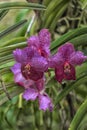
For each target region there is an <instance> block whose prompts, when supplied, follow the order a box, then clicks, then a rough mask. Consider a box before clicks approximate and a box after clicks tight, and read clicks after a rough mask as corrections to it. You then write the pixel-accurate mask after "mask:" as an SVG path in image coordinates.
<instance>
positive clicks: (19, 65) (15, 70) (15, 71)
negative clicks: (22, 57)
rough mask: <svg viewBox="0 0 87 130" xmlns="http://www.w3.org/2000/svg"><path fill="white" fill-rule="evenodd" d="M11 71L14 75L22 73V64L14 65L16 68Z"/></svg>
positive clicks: (13, 67)
mask: <svg viewBox="0 0 87 130" xmlns="http://www.w3.org/2000/svg"><path fill="white" fill-rule="evenodd" d="M11 71H12V72H13V73H14V74H17V73H20V72H21V64H20V63H16V64H14V66H12V67H11Z"/></svg>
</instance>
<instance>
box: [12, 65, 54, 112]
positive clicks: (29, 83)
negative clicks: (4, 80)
mask: <svg viewBox="0 0 87 130" xmlns="http://www.w3.org/2000/svg"><path fill="white" fill-rule="evenodd" d="M11 70H12V72H13V73H14V80H15V82H16V83H18V84H19V85H20V86H22V87H24V89H25V91H24V93H23V98H24V99H25V100H27V101H28V100H36V99H38V101H39V106H40V109H41V110H44V111H46V110H47V109H49V110H50V111H52V109H53V104H52V101H51V99H50V98H49V96H48V95H47V94H46V93H45V92H44V91H45V85H44V83H45V80H44V78H42V79H39V80H38V81H33V80H30V79H26V78H25V77H24V76H23V75H22V73H21V64H20V63H16V64H15V65H14V66H13V67H12V68H11Z"/></svg>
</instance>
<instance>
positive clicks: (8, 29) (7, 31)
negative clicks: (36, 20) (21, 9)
mask: <svg viewBox="0 0 87 130" xmlns="http://www.w3.org/2000/svg"><path fill="white" fill-rule="evenodd" d="M26 22H27V20H22V21H20V22H18V23H16V24H15V25H13V26H11V27H9V28H7V29H6V30H5V31H3V32H1V33H0V39H1V38H2V37H4V36H6V35H7V34H9V33H12V31H15V30H17V29H19V28H20V27H21V26H23V25H24V24H25V23H26Z"/></svg>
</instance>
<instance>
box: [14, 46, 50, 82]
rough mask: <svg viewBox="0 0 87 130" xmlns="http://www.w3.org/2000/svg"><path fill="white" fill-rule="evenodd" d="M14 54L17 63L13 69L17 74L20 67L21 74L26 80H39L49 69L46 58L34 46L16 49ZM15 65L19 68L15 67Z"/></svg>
mask: <svg viewBox="0 0 87 130" xmlns="http://www.w3.org/2000/svg"><path fill="white" fill-rule="evenodd" d="M13 54H14V57H15V60H16V61H17V63H16V64H15V65H14V66H13V67H12V68H11V70H12V71H13V73H14V74H15V73H16V71H18V69H17V67H18V68H20V75H22V76H23V77H24V78H25V79H26V80H28V79H30V80H34V81H37V80H38V79H41V78H42V77H43V75H44V72H45V71H47V69H48V62H47V61H46V58H44V57H42V56H40V55H39V53H37V52H36V51H35V50H34V49H33V48H32V47H26V48H24V49H16V50H15V51H14V52H13ZM15 66H16V69H17V70H16V69H15ZM15 77H16V76H15ZM15 81H16V79H15Z"/></svg>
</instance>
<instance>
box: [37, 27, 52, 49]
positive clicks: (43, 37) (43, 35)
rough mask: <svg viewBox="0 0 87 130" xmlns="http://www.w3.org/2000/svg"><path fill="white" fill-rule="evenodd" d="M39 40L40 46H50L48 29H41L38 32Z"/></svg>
mask: <svg viewBox="0 0 87 130" xmlns="http://www.w3.org/2000/svg"><path fill="white" fill-rule="evenodd" d="M39 40H40V42H41V44H42V45H46V46H48V47H49V46H50V41H51V35H50V32H49V31H48V29H42V30H41V31H40V32H39Z"/></svg>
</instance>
